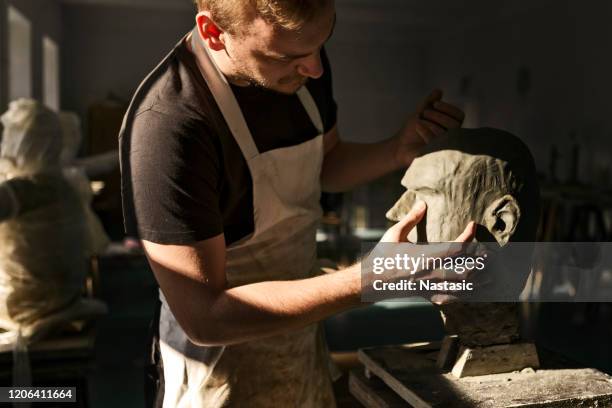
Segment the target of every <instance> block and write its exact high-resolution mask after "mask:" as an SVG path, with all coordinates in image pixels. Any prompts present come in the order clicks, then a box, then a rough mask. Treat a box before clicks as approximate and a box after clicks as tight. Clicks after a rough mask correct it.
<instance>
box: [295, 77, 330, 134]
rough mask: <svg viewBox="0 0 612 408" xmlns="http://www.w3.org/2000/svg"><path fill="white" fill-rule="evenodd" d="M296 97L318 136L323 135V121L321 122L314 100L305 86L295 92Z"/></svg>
mask: <svg viewBox="0 0 612 408" xmlns="http://www.w3.org/2000/svg"><path fill="white" fill-rule="evenodd" d="M297 96H298V98H300V101H301V102H302V105H303V106H304V109H306V113H308V117H309V118H310V121H311V122H312V124H313V125H314V127H315V129H317V131H318V132H319V134H323V130H324V129H323V120H321V113H320V112H319V108H318V107H317V104H316V103H315V101H314V98H313V97H312V95H311V94H310V92H309V91H308V88H306V86H302V87H301V88H300V89H298V91H297Z"/></svg>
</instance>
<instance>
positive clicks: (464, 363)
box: [452, 343, 540, 378]
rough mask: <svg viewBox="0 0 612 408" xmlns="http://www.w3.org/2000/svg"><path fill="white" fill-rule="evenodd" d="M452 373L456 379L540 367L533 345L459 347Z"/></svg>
mask: <svg viewBox="0 0 612 408" xmlns="http://www.w3.org/2000/svg"><path fill="white" fill-rule="evenodd" d="M458 356H459V357H458V358H457V361H456V363H455V365H454V366H453V369H452V373H453V375H454V376H455V377H457V378H462V377H468V376H477V375H487V374H498V373H509V372H512V371H516V370H522V369H523V368H527V367H531V368H533V369H536V368H539V367H540V361H539V360H538V352H537V351H536V348H535V345H534V344H533V343H515V344H500V345H496V346H487V347H473V348H472V347H461V349H460V350H459V354H458Z"/></svg>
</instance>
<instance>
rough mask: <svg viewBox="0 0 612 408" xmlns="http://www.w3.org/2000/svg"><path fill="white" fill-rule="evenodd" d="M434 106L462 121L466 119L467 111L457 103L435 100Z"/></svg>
mask: <svg viewBox="0 0 612 408" xmlns="http://www.w3.org/2000/svg"><path fill="white" fill-rule="evenodd" d="M433 107H434V109H435V110H437V111H439V112H442V113H445V114H447V115H449V116H451V117H453V118H454V119H455V120H457V121H458V122H460V123H463V120H464V119H465V113H464V112H463V111H462V110H461V109H459V108H458V107H456V106H455V105H451V104H450V103H446V102H443V101H437V102H434V104H433Z"/></svg>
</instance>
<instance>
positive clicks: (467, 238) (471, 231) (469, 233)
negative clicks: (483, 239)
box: [455, 221, 476, 242]
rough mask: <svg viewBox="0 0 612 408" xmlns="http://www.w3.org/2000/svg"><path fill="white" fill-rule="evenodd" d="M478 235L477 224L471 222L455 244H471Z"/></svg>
mask: <svg viewBox="0 0 612 408" xmlns="http://www.w3.org/2000/svg"><path fill="white" fill-rule="evenodd" d="M475 235H476V223H475V222H474V221H470V222H469V223H468V225H467V226H466V227H465V229H464V230H463V232H462V233H461V234H459V236H458V237H457V239H455V242H471V241H472V240H473V239H474V236H475Z"/></svg>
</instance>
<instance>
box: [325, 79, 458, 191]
mask: <svg viewBox="0 0 612 408" xmlns="http://www.w3.org/2000/svg"><path fill="white" fill-rule="evenodd" d="M464 117H465V115H464V113H463V112H462V111H461V110H460V109H459V108H457V107H456V106H453V105H451V104H448V103H446V102H443V101H442V92H441V91H439V90H434V91H433V92H432V93H431V94H430V95H429V96H427V98H425V99H424V100H423V101H422V102H421V103H420V104H419V106H418V107H417V110H416V113H414V114H413V115H411V116H410V117H409V118H408V120H407V121H406V123H405V124H404V126H403V127H402V129H400V130H399V131H398V132H397V134H396V135H394V136H393V137H391V138H389V139H387V140H384V141H382V142H379V143H372V144H359V143H348V142H343V141H342V140H340V137H339V135H338V130H337V128H336V127H334V128H332V129H331V130H330V131H329V132H328V133H326V134H325V136H324V137H325V139H324V140H325V159H324V161H323V169H322V172H321V185H322V187H323V190H324V191H329V192H341V191H347V190H350V189H352V188H355V187H357V186H359V185H361V184H364V183H367V182H369V181H372V180H374V179H377V178H379V177H381V176H383V175H385V174H387V173H390V172H392V171H394V170H398V169H400V168H405V167H408V166H409V165H410V163H411V162H412V160H413V159H414V158H415V157H416V155H417V154H418V152H419V150H420V149H421V148H422V147H423V146H424V145H425V144H426V143H428V142H429V141H431V140H432V139H433V138H435V137H437V136H440V135H441V134H443V133H445V132H446V131H447V130H448V129H454V128H458V127H461V123H463V119H464Z"/></svg>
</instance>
